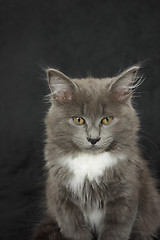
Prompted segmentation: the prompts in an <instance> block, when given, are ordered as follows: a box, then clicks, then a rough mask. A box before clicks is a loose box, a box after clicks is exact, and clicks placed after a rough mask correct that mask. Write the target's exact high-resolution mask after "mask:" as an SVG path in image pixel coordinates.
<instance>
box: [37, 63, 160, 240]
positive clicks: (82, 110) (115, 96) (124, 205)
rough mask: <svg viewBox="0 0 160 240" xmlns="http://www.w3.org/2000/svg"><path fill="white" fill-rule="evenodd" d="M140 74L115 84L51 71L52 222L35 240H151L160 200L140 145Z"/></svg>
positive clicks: (129, 73)
mask: <svg viewBox="0 0 160 240" xmlns="http://www.w3.org/2000/svg"><path fill="white" fill-rule="evenodd" d="M138 69H139V66H133V67H131V68H129V69H127V70H126V71H124V72H122V73H121V74H119V75H117V76H115V77H113V78H102V79H95V78H91V77H89V78H86V79H70V78H69V77H67V76H65V75H64V74H63V73H61V72H59V71H57V70H55V69H48V70H47V76H48V83H49V87H50V89H51V95H50V99H51V107H50V109H49V112H48V114H47V117H46V132H47V140H46V146H45V160H46V168H47V169H48V179H47V182H46V206H47V216H48V219H49V220H48V222H46V223H44V224H42V225H41V226H40V227H39V230H38V231H37V232H36V234H35V236H34V240H38V239H50V240H54V239H56V240H57V239H59V240H60V239H70V240H71V239H74V240H92V239H93V238H94V239H98V240H127V239H131V237H133V238H134V239H136V240H151V239H152V237H153V236H155V234H156V232H157V230H158V228H159V227H160V196H159V194H158V192H157V190H156V188H155V184H154V180H153V179H152V178H151V175H150V172H149V169H148V167H147V164H146V163H145V161H144V160H143V158H142V156H141V153H140V151H139V147H138V144H137V140H138V135H137V131H138V129H139V120H138V117H137V113H136V110H135V109H134V108H133V106H132V95H133V92H134V90H135V88H136V87H137V86H138V85H139V83H140V81H138V78H137V71H138Z"/></svg>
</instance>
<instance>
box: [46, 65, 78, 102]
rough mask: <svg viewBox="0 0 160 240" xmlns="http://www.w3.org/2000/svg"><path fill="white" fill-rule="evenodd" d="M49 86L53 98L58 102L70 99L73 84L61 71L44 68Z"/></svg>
mask: <svg viewBox="0 0 160 240" xmlns="http://www.w3.org/2000/svg"><path fill="white" fill-rule="evenodd" d="M46 73H47V80H48V84H49V88H50V90H51V96H53V99H55V100H56V101H58V102H60V103H65V102H67V101H71V100H72V98H73V91H74V88H75V84H74V83H73V82H72V81H71V79H70V78H68V77H67V76H66V75H64V74H63V73H62V72H60V71H58V70H56V69H52V68H49V69H47V70H46Z"/></svg>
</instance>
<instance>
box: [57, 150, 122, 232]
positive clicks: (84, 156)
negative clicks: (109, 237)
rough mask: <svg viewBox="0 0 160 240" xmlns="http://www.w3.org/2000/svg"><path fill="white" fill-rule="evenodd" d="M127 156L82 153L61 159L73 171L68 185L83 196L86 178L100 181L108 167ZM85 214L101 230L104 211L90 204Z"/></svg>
mask: <svg viewBox="0 0 160 240" xmlns="http://www.w3.org/2000/svg"><path fill="white" fill-rule="evenodd" d="M125 158H126V157H125V155H124V154H113V153H108V152H104V153H98V154H90V153H80V154H79V155H78V156H76V157H72V156H67V157H65V158H63V159H61V161H62V164H63V165H65V166H66V167H67V168H68V169H69V171H70V172H71V173H72V177H71V179H70V180H69V182H67V183H66V185H67V187H68V188H69V189H70V190H71V191H72V192H73V193H74V194H75V195H77V196H79V197H80V198H81V197H82V189H83V186H84V181H85V179H86V178H87V179H88V180H89V181H93V180H94V181H96V182H97V183H98V182H99V177H101V176H102V175H103V174H104V171H105V169H106V168H108V169H109V168H112V167H114V166H115V165H116V164H117V162H118V160H123V159H125ZM82 209H83V208H82ZM82 211H83V210H82ZM83 214H84V217H85V219H86V221H87V222H89V224H90V225H91V226H92V227H93V228H96V230H97V231H99V229H100V226H101V221H102V219H103V211H102V210H100V209H99V208H98V206H94V207H92V208H91V207H90V206H88V210H87V211H85V212H83Z"/></svg>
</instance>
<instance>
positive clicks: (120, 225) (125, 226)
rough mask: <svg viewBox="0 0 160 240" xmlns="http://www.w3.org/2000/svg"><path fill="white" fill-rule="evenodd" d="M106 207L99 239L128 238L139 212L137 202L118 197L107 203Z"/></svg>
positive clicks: (118, 239) (114, 239)
mask: <svg viewBox="0 0 160 240" xmlns="http://www.w3.org/2000/svg"><path fill="white" fill-rule="evenodd" d="M106 209H107V211H106V216H105V218H104V221H103V225H102V228H101V231H100V233H99V237H98V240H128V239H129V238H130V235H131V231H132V227H133V224H134V221H135V218H136V214H137V202H136V201H135V202H134V201H132V200H130V201H127V200H126V199H118V200H117V201H115V202H111V203H109V204H107V206H106ZM136 240H138V239H136Z"/></svg>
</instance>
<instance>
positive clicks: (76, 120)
mask: <svg viewBox="0 0 160 240" xmlns="http://www.w3.org/2000/svg"><path fill="white" fill-rule="evenodd" d="M73 121H74V122H75V123H77V124H78V125H82V124H84V123H85V120H84V119H83V118H81V117H73Z"/></svg>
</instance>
